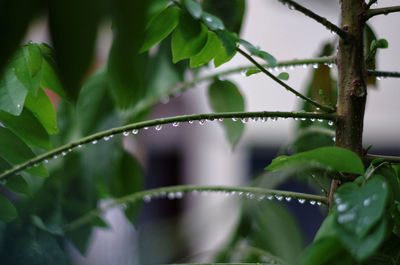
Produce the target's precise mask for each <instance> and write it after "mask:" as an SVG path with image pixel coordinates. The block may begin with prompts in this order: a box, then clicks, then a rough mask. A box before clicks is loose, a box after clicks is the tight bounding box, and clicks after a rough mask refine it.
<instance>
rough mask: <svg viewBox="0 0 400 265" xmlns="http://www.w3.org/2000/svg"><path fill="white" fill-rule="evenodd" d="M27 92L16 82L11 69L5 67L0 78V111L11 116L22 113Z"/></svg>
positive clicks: (16, 79)
mask: <svg viewBox="0 0 400 265" xmlns="http://www.w3.org/2000/svg"><path fill="white" fill-rule="evenodd" d="M27 94H28V90H27V89H26V88H25V86H24V85H23V84H22V83H21V82H20V81H19V80H18V78H17V77H16V76H15V74H14V69H13V68H12V67H7V68H6V69H5V71H4V74H3V76H2V77H1V78H0V110H4V111H6V112H9V113H11V114H13V115H19V114H21V112H22V108H23V106H24V101H25V98H26V95H27Z"/></svg>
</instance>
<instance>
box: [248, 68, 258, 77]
mask: <svg viewBox="0 0 400 265" xmlns="http://www.w3.org/2000/svg"><path fill="white" fill-rule="evenodd" d="M258 73H261V70H257V69H252V70H248V71H246V76H251V75H255V74H258Z"/></svg>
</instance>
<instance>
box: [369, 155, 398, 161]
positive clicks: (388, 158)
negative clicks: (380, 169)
mask: <svg viewBox="0 0 400 265" xmlns="http://www.w3.org/2000/svg"><path fill="white" fill-rule="evenodd" d="M365 159H366V160H367V161H369V162H370V161H372V160H374V159H382V160H384V161H387V162H390V163H400V157H399V156H385V155H374V154H366V155H365Z"/></svg>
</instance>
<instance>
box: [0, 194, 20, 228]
mask: <svg viewBox="0 0 400 265" xmlns="http://www.w3.org/2000/svg"><path fill="white" fill-rule="evenodd" d="M17 217H18V213H17V210H16V209H15V207H14V205H13V204H12V203H11V202H10V201H9V200H7V199H6V197H4V196H3V195H2V194H0V221H2V222H11V221H12V220H14V219H15V218H17Z"/></svg>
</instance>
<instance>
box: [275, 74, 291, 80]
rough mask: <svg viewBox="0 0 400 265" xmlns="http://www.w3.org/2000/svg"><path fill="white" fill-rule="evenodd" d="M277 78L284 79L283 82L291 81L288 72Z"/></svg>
mask: <svg viewBox="0 0 400 265" xmlns="http://www.w3.org/2000/svg"><path fill="white" fill-rule="evenodd" d="M277 78H279V79H282V80H289V74H288V73H286V72H282V73H280V74H279V75H278V76H277Z"/></svg>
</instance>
